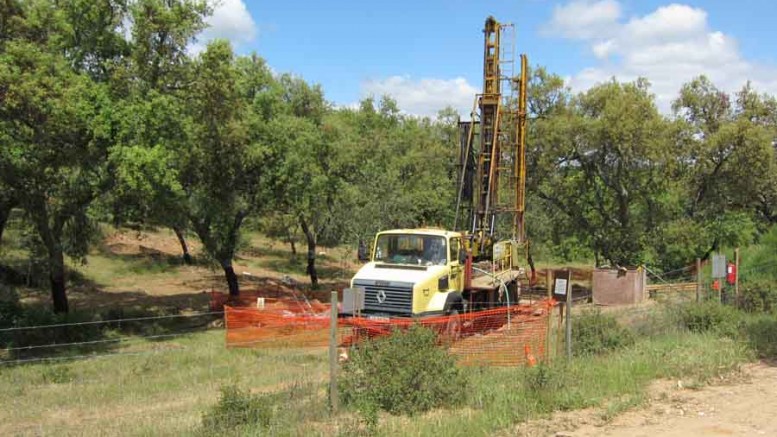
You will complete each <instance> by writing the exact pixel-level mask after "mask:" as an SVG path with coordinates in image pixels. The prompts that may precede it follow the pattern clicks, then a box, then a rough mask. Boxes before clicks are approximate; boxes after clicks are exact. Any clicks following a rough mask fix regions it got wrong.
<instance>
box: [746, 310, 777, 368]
mask: <svg viewBox="0 0 777 437" xmlns="http://www.w3.org/2000/svg"><path fill="white" fill-rule="evenodd" d="M745 333H746V334H747V338H748V341H749V343H750V347H751V348H752V349H753V350H754V351H755V352H756V353H757V354H758V356H760V357H761V358H767V359H775V358H777V319H775V317H774V316H762V317H759V318H757V319H754V320H752V321H750V322H749V323H748V324H747V325H746V326H745Z"/></svg>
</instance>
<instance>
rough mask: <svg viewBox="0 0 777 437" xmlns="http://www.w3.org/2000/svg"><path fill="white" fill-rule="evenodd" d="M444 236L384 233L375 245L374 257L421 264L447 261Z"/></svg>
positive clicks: (440, 263) (382, 260)
mask: <svg viewBox="0 0 777 437" xmlns="http://www.w3.org/2000/svg"><path fill="white" fill-rule="evenodd" d="M446 249H447V247H446V244H445V238H444V237H439V236H434V235H415V234H384V235H381V236H379V237H378V241H377V244H376V245H375V259H374V261H380V262H384V263H387V264H414V265H422V266H431V265H445V264H446V263H447V262H448V259H447V253H448V251H447V250H446Z"/></svg>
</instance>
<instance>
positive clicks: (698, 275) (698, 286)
mask: <svg viewBox="0 0 777 437" xmlns="http://www.w3.org/2000/svg"><path fill="white" fill-rule="evenodd" d="M699 302H701V259H700V258H696V303H699Z"/></svg>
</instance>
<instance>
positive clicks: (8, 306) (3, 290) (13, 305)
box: [0, 283, 22, 328]
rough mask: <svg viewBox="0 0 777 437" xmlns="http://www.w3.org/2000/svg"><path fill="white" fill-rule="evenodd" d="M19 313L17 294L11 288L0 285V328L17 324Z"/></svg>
mask: <svg viewBox="0 0 777 437" xmlns="http://www.w3.org/2000/svg"><path fill="white" fill-rule="evenodd" d="M21 313H22V307H21V304H20V303H19V293H17V292H16V289H14V288H13V287H12V286H10V285H6V284H3V283H0V328H7V327H10V326H13V325H15V324H17V323H18V321H19V316H20V314H21Z"/></svg>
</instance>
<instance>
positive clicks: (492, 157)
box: [453, 17, 528, 260]
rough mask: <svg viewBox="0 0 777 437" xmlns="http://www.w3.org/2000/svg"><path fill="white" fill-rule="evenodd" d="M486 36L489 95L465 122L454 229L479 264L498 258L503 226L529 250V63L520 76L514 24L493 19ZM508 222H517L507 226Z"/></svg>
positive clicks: (485, 80)
mask: <svg viewBox="0 0 777 437" xmlns="http://www.w3.org/2000/svg"><path fill="white" fill-rule="evenodd" d="M483 32H484V34H485V45H484V55H483V93H481V94H478V95H477V96H476V97H475V103H474V105H473V110H472V120H471V121H464V122H459V132H460V136H459V138H460V153H459V191H458V198H457V201H456V218H455V221H454V225H453V228H454V230H459V229H461V230H463V231H465V232H468V235H469V238H468V241H469V243H470V248H471V250H472V254H473V256H474V258H475V259H476V260H477V259H488V258H490V257H491V256H493V247H494V240H495V239H496V238H497V237H498V236H499V234H500V232H498V230H497V226H500V225H501V227H502V228H506V227H509V226H511V231H512V232H511V234H510V236H509V240H510V241H512V242H514V244H516V245H518V246H521V247H526V248H527V249H528V243H527V241H526V233H525V224H524V212H525V193H526V159H525V156H526V85H527V84H526V82H527V80H525V79H524V78H527V58H526V55H524V54H522V55H520V76H515V75H514V74H513V73H514V65H515V55H514V48H513V45H512V42H513V41H514V32H515V28H514V26H513V25H512V24H501V23H499V22H497V21H496V20H495V19H494V18H493V17H488V19H487V20H486V24H485V29H484V30H483ZM511 37H512V38H511ZM504 218H508V219H511V220H509V222H508V223H505V222H504ZM498 219H502V220H501V221H500V220H498ZM502 230H503V229H502ZM502 233H503V232H502Z"/></svg>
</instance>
